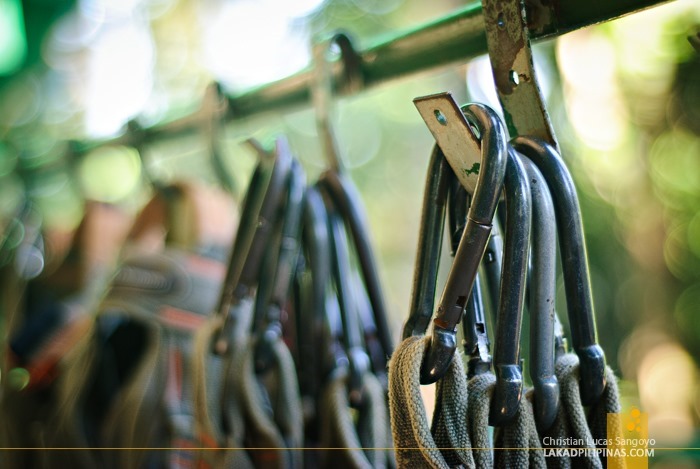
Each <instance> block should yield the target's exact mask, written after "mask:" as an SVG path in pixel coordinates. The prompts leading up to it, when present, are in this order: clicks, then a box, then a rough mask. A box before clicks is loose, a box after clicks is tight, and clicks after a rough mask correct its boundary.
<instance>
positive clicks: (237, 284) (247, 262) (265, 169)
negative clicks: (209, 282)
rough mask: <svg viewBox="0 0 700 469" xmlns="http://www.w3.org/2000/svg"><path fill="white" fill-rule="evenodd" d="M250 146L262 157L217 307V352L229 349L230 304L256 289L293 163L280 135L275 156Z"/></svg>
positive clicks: (252, 180)
mask: <svg viewBox="0 0 700 469" xmlns="http://www.w3.org/2000/svg"><path fill="white" fill-rule="evenodd" d="M251 145H253V147H254V148H257V149H258V150H260V151H261V155H260V156H261V158H260V160H259V163H258V166H257V167H256V169H255V172H254V173H253V178H252V179H251V182H250V186H249V188H248V193H247V194H246V197H245V199H244V201H243V210H242V212H241V224H240V226H239V227H238V232H237V234H236V239H235V241H234V245H233V250H232V253H231V257H230V261H229V266H228V270H227V272H226V277H225V281H224V288H223V290H222V292H221V295H220V297H219V304H218V306H217V310H216V311H217V314H218V315H220V316H221V317H223V318H224V327H222V328H221V330H220V332H219V334H218V337H217V340H216V341H215V345H214V347H215V351H216V352H217V353H219V354H224V353H225V352H226V351H227V350H228V346H229V343H228V341H229V337H228V332H229V331H230V328H231V324H230V323H231V321H230V318H229V316H231V314H230V311H231V307H232V306H234V305H235V304H237V302H238V301H239V300H240V299H242V298H244V297H246V296H250V295H251V294H252V292H253V290H254V289H255V284H256V282H257V279H258V271H259V269H260V264H261V259H262V255H263V252H264V250H265V249H266V248H267V240H268V238H269V235H270V232H271V230H272V228H273V225H274V217H275V216H276V213H277V211H278V208H279V204H280V202H281V199H282V196H283V194H284V187H285V185H286V181H287V179H288V177H289V174H290V171H291V166H292V155H291V152H290V150H289V146H288V144H287V142H286V140H284V139H283V138H279V139H278V140H277V148H276V151H275V153H274V155H270V154H267V153H266V152H262V150H261V149H260V148H259V146H258V145H257V143H251Z"/></svg>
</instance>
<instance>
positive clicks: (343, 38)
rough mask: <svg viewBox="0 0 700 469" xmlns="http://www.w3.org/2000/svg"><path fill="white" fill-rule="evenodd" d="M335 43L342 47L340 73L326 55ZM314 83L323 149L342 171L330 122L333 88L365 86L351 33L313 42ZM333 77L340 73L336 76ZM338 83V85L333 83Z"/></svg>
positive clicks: (352, 89)
mask: <svg viewBox="0 0 700 469" xmlns="http://www.w3.org/2000/svg"><path fill="white" fill-rule="evenodd" d="M333 45H337V46H338V47H339V48H340V63H341V65H342V68H341V71H340V73H333V72H334V70H333V67H332V64H331V62H329V60H328V58H327V55H328V52H329V51H330V50H331V48H332V47H333ZM313 64H314V74H313V79H314V81H313V86H312V88H311V98H312V100H313V103H314V108H315V111H316V126H317V129H318V133H319V136H320V138H321V140H322V142H323V150H324V154H325V156H326V159H327V160H328V165H329V166H330V168H331V169H333V170H335V171H342V168H343V165H342V160H341V158H340V153H339V151H338V146H337V143H336V139H335V137H334V134H333V126H332V125H331V113H332V109H333V106H332V100H333V94H334V91H336V92H338V94H341V93H343V92H351V93H355V92H357V91H359V90H360V89H362V86H363V83H364V79H363V75H362V69H361V65H362V61H361V59H360V56H359V55H358V54H357V52H356V51H355V49H354V47H353V45H352V41H351V39H350V36H348V35H347V34H346V33H342V32H341V33H336V34H335V35H334V36H333V37H331V38H330V39H328V40H325V41H319V42H317V43H315V44H314V46H313ZM333 77H338V78H336V79H335V81H334V80H333ZM334 83H335V86H334Z"/></svg>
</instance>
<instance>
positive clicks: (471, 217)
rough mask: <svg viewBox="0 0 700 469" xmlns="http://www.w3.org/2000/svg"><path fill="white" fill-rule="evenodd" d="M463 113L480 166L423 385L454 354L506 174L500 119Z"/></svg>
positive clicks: (484, 111)
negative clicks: (476, 139)
mask: <svg viewBox="0 0 700 469" xmlns="http://www.w3.org/2000/svg"><path fill="white" fill-rule="evenodd" d="M462 111H463V113H464V115H465V117H466V118H467V119H468V120H470V121H471V123H472V125H474V126H475V127H476V129H477V131H478V133H479V135H480V137H481V164H480V167H479V169H478V171H479V176H478V182H477V185H476V190H475V191H474V194H473V195H472V203H471V206H470V208H469V214H468V216H467V218H468V219H467V225H466V226H465V227H464V233H463V234H462V239H461V241H460V244H459V247H458V249H457V253H456V254H455V260H454V262H453V264H452V268H451V269H450V273H449V275H448V278H447V282H446V283H445V287H444V289H443V293H442V297H441V298H440V302H439V303H438V307H437V315H436V317H435V319H433V329H432V333H431V339H430V344H429V346H428V347H427V350H426V354H425V357H424V359H423V364H422V366H421V383H423V384H430V383H434V382H435V381H437V380H438V379H440V378H441V377H442V376H443V375H444V374H445V372H446V371H447V367H448V366H449V364H450V362H451V360H452V356H453V355H454V352H455V350H456V349H457V337H456V336H457V324H459V321H460V320H461V318H462V314H463V312H464V308H465V306H466V304H467V299H468V298H469V295H470V292H471V290H472V286H473V284H474V279H475V278H476V272H477V269H478V267H479V264H480V263H481V259H482V257H483V255H484V252H485V250H486V244H487V242H488V239H489V234H490V232H491V223H492V220H493V215H494V213H495V211H496V205H497V203H498V199H499V198H500V196H501V192H502V190H503V181H504V176H505V173H506V161H507V159H508V158H507V157H506V155H507V143H506V137H505V135H506V134H505V128H504V127H503V124H502V122H501V120H500V118H499V117H498V116H497V115H496V113H495V112H494V111H493V110H491V109H490V108H488V107H486V106H484V105H481V104H469V105H467V106H465V107H464V108H463V109H462Z"/></svg>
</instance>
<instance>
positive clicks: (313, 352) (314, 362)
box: [295, 186, 331, 402]
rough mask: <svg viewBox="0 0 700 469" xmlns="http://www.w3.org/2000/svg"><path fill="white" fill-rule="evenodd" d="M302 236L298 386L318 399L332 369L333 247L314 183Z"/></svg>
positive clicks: (308, 193) (306, 203)
mask: <svg viewBox="0 0 700 469" xmlns="http://www.w3.org/2000/svg"><path fill="white" fill-rule="evenodd" d="M301 237H302V238H301V239H302V251H303V253H304V255H305V256H304V259H303V261H304V263H305V265H304V272H305V274H304V275H303V276H299V275H297V276H296V278H297V280H298V281H300V284H301V285H300V287H299V291H300V294H299V297H300V298H299V304H298V308H297V311H296V314H295V319H296V328H295V331H296V334H295V336H296V350H297V355H298V357H299V359H298V364H299V386H300V391H301V395H302V397H304V398H306V397H309V398H311V400H312V402H316V401H317V399H318V397H319V396H320V392H321V387H322V383H323V380H324V378H325V376H326V374H327V372H328V368H331V366H329V365H328V363H329V362H330V361H331V360H330V359H328V356H327V355H326V353H327V352H328V351H329V346H328V345H329V343H330V339H328V335H329V334H328V332H327V330H328V328H329V325H328V324H329V321H328V319H327V318H326V316H327V313H328V309H327V308H326V299H327V298H328V296H329V294H328V292H329V288H328V285H329V281H330V277H331V246H330V239H329V233H328V217H327V214H326V207H325V205H324V203H323V198H322V197H321V194H320V192H319V190H318V189H317V188H316V187H315V186H309V187H307V188H306V197H304V211H303V216H302V233H301ZM309 277H310V278H309ZM324 341H325V342H324Z"/></svg>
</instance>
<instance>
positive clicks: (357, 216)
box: [319, 170, 394, 374]
mask: <svg viewBox="0 0 700 469" xmlns="http://www.w3.org/2000/svg"><path fill="white" fill-rule="evenodd" d="M319 185H320V186H321V187H322V188H323V189H324V191H325V192H326V193H327V194H328V196H329V197H330V199H331V200H332V201H333V204H334V206H335V207H336V210H337V211H338V213H340V215H341V216H342V218H343V220H344V222H345V225H346V226H347V227H348V229H349V231H350V234H351V236H352V241H353V245H354V247H355V250H356V252H357V260H358V261H359V263H360V270H361V272H362V278H363V280H364V287H365V289H366V291H367V295H368V296H369V301H370V304H371V305H372V312H373V317H374V326H375V327H376V331H377V336H378V338H379V342H380V344H381V346H382V349H383V352H384V354H383V359H382V360H380V361H379V362H374V363H373V369H374V371H375V372H377V373H379V374H381V373H384V372H385V370H386V364H387V359H388V357H390V356H391V354H392V352H393V348H394V347H393V341H392V339H391V331H390V329H389V323H388V320H387V318H388V314H387V310H386V305H385V304H384V295H383V293H382V288H381V283H380V281H379V273H378V272H377V267H376V262H375V256H374V251H373V249H372V244H371V242H370V239H369V235H368V233H369V229H368V223H367V216H366V215H365V212H364V210H363V205H362V201H361V199H360V195H359V194H358V193H357V189H356V188H355V186H354V185H353V183H352V181H351V180H350V179H349V178H348V177H346V176H345V175H343V174H340V173H338V172H336V171H332V170H330V171H326V172H324V173H323V174H322V175H321V177H320V179H319ZM375 357H378V355H375Z"/></svg>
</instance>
